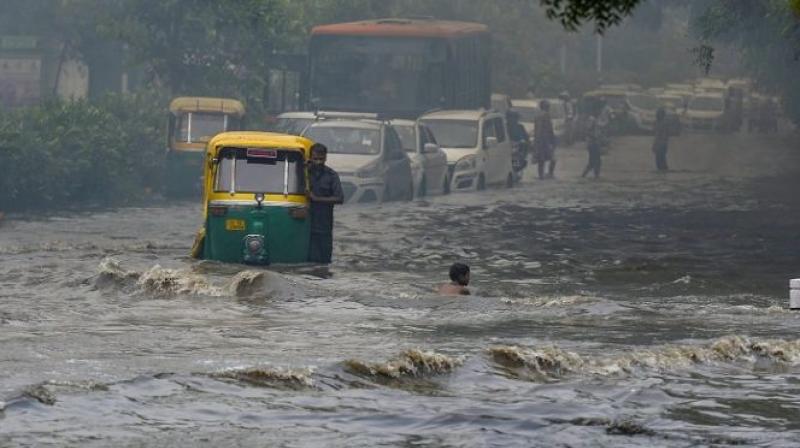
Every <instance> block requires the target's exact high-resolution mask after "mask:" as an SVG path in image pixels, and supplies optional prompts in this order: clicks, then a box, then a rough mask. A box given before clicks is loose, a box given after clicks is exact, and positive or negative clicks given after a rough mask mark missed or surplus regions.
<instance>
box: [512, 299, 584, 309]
mask: <svg viewBox="0 0 800 448" xmlns="http://www.w3.org/2000/svg"><path fill="white" fill-rule="evenodd" d="M596 301H597V299H596V298H593V297H587V296H561V297H531V298H521V299H519V298H517V299H512V298H505V299H502V302H503V303H505V304H508V305H527V306H532V307H537V308H552V307H565V306H572V305H582V304H587V303H594V302H596Z"/></svg>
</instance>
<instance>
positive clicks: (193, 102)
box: [166, 97, 244, 196]
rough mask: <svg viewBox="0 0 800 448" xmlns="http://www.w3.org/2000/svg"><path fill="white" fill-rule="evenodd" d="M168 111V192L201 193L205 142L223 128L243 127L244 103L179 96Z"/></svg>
mask: <svg viewBox="0 0 800 448" xmlns="http://www.w3.org/2000/svg"><path fill="white" fill-rule="evenodd" d="M169 112H170V113H169V128H168V131H169V132H168V136H169V137H168V139H169V140H168V144H167V169H166V192H167V194H168V195H169V196H186V195H191V194H199V193H200V186H201V182H202V175H203V169H202V166H201V165H202V164H203V153H204V150H205V147H206V144H207V143H208V141H209V140H211V138H212V137H213V136H215V135H216V134H218V133H220V132H225V131H235V130H238V129H241V122H242V119H243V117H244V105H243V104H242V103H241V102H240V101H237V100H233V99H227V98H203V97H179V98H175V99H173V100H172V102H171V103H170V105H169Z"/></svg>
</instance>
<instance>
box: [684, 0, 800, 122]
mask: <svg viewBox="0 0 800 448" xmlns="http://www.w3.org/2000/svg"><path fill="white" fill-rule="evenodd" d="M795 4H796V2H795ZM692 30H693V31H694V33H695V34H696V35H697V36H698V37H699V38H700V39H702V40H703V41H704V42H706V44H707V45H714V44H722V45H730V46H734V47H736V48H737V49H738V50H739V54H740V57H741V59H742V62H743V64H744V66H745V68H746V69H747V71H748V72H749V73H750V75H751V76H752V77H753V78H754V79H755V80H756V81H757V82H758V83H759V85H760V87H761V88H763V89H766V90H768V91H771V92H774V93H777V94H780V95H781V97H782V98H783V105H784V109H785V110H786V112H787V114H788V115H789V117H790V118H791V119H792V120H793V121H794V122H795V123H798V124H800V89H798V88H797V74H798V70H799V69H800V16H798V14H797V11H796V10H795V9H793V7H792V3H790V2H787V1H786V0H763V1H758V2H753V1H748V0H707V1H706V2H705V3H704V4H703V7H702V8H697V9H696V11H695V15H694V18H693V20H692ZM701 48H710V47H708V46H706V47H701ZM701 56H705V58H704V59H703V61H702V62H703V63H705V64H711V63H712V62H713V53H709V52H708V50H706V53H705V55H702V54H701Z"/></svg>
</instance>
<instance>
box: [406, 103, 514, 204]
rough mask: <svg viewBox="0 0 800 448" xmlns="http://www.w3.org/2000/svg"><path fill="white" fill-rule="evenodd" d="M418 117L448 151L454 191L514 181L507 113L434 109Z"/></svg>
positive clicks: (478, 188) (481, 188) (508, 183)
mask: <svg viewBox="0 0 800 448" xmlns="http://www.w3.org/2000/svg"><path fill="white" fill-rule="evenodd" d="M419 121H420V122H421V123H423V124H424V125H425V126H427V127H428V129H430V130H431V131H432V132H433V135H434V137H435V138H436V141H437V142H439V145H440V146H441V147H442V149H444V151H445V153H447V165H448V172H449V176H450V179H452V180H451V187H450V189H451V191H459V190H461V191H463V190H483V189H485V188H486V187H487V186H488V185H503V186H506V187H509V188H510V187H512V186H513V185H514V170H513V167H512V152H513V148H512V145H511V140H510V139H509V138H508V131H507V126H506V118H505V114H502V113H500V112H498V111H494V110H485V109H480V110H446V111H439V112H432V113H429V114H426V115H423V116H422V117H420V119H419Z"/></svg>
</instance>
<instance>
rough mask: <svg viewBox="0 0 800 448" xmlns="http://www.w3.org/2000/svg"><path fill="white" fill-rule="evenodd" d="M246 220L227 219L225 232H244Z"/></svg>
mask: <svg viewBox="0 0 800 448" xmlns="http://www.w3.org/2000/svg"><path fill="white" fill-rule="evenodd" d="M244 227H245V226H244V220H243V219H226V220H225V230H230V231H232V232H237V231H243V230H244Z"/></svg>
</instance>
